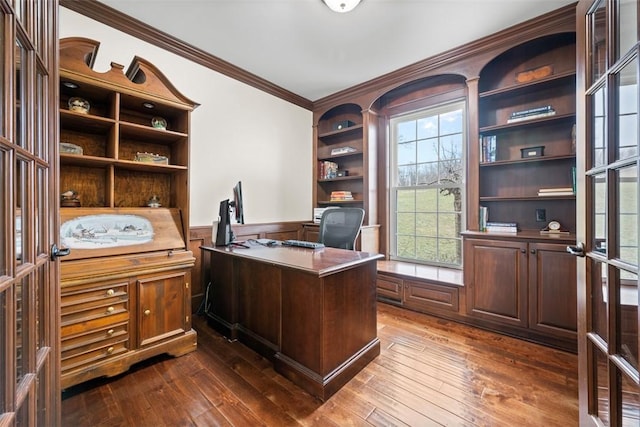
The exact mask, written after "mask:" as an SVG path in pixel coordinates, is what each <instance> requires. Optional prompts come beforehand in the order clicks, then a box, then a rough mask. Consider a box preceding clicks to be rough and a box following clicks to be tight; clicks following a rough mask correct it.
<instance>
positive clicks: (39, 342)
mask: <svg viewBox="0 0 640 427" xmlns="http://www.w3.org/2000/svg"><path fill="white" fill-rule="evenodd" d="M57 7H58V2H57V0H46V1H42V0H39V1H35V0H0V58H2V60H0V93H2V102H0V220H1V221H2V225H1V226H0V426H53V425H58V424H59V419H60V417H59V414H60V403H59V401H60V385H59V379H58V377H59V355H58V352H59V348H58V347H59V346H58V335H59V333H58V329H59V326H60V325H59V320H58V311H59V302H58V301H59V292H58V290H57V288H58V286H57V280H56V277H57V270H56V263H54V262H51V261H50V259H49V246H50V243H51V242H54V241H55V238H56V237H57V236H56V233H55V231H54V230H55V229H56V228H57V227H56V222H57V219H56V218H57V211H56V210H55V209H57V204H56V203H53V200H55V194H54V192H53V189H55V188H57V185H56V182H55V180H56V178H55V176H56V175H55V173H56V170H55V167H56V166H55V164H52V163H51V162H50V161H51V159H54V158H55V153H56V143H55V141H56V140H57V136H56V135H57V124H56V123H57V105H56V101H55V100H56V91H57V84H56V83H57V65H56V64H55V62H54V61H55V59H56V58H57V55H56V50H57V47H56V46H57V41H56V37H57V30H56V28H57Z"/></svg>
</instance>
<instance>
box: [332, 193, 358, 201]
mask: <svg viewBox="0 0 640 427" xmlns="http://www.w3.org/2000/svg"><path fill="white" fill-rule="evenodd" d="M345 200H353V194H351V191H332V192H331V201H332V202H342V201H345Z"/></svg>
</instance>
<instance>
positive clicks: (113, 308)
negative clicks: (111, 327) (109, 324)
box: [107, 306, 116, 314]
mask: <svg viewBox="0 0 640 427" xmlns="http://www.w3.org/2000/svg"><path fill="white" fill-rule="evenodd" d="M114 311H116V309H115V307H113V306H111V307H107V314H111V313H113V312H114Z"/></svg>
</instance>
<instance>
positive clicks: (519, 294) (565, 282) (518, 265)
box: [464, 232, 577, 351]
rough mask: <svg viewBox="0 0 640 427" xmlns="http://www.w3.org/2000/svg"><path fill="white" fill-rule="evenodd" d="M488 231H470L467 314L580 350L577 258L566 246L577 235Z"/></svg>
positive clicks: (466, 245) (466, 268)
mask: <svg viewBox="0 0 640 427" xmlns="http://www.w3.org/2000/svg"><path fill="white" fill-rule="evenodd" d="M486 236H487V234H486V233H472V232H468V233H466V236H465V240H464V250H465V260H464V283H465V296H466V314H467V315H468V316H470V317H474V318H478V319H483V320H486V321H489V322H492V323H494V324H496V325H505V326H508V327H515V328H517V329H520V330H522V331H531V332H532V333H533V334H535V335H538V336H543V339H544V341H550V342H552V343H554V344H557V345H558V346H560V347H565V348H569V349H572V350H574V351H575V347H576V345H577V342H576V331H577V289H576V285H575V284H576V259H575V257H574V256H573V255H571V254H569V253H568V252H567V251H566V247H567V245H569V244H573V243H572V242H575V239H573V240H572V239H570V238H569V236H567V237H566V238H563V237H560V238H549V239H544V240H541V239H538V240H535V239H533V238H530V239H526V238H525V236H526V234H524V233H520V235H519V236H517V237H514V238H512V239H508V238H505V237H503V236H494V238H490V237H486ZM534 237H535V236H534ZM538 237H539V236H538Z"/></svg>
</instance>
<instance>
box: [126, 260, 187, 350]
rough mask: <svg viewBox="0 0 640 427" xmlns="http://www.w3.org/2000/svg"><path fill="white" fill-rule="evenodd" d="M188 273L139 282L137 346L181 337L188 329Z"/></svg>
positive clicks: (154, 277)
mask: <svg viewBox="0 0 640 427" xmlns="http://www.w3.org/2000/svg"><path fill="white" fill-rule="evenodd" d="M190 276H191V273H190V272H188V271H181V272H178V273H174V274H166V275H161V276H151V277H147V278H140V279H138V281H137V285H138V286H137V287H138V298H139V301H138V345H139V346H144V345H148V344H152V343H154V342H157V341H160V340H163V339H166V338H168V337H172V336H175V335H179V334H183V333H185V332H186V331H188V330H189V329H190V327H191V326H190V317H189V316H188V314H187V313H188V311H187V306H188V304H189V291H188V289H189V288H188V287H189V282H190Z"/></svg>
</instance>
